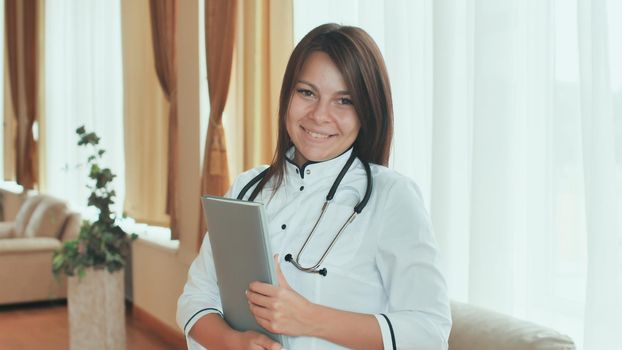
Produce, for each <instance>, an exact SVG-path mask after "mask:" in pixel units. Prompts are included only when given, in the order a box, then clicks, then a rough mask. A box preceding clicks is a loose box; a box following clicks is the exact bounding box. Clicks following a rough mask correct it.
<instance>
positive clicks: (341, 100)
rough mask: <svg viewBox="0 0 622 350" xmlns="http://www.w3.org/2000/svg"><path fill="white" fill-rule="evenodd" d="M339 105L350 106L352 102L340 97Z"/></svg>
mask: <svg viewBox="0 0 622 350" xmlns="http://www.w3.org/2000/svg"><path fill="white" fill-rule="evenodd" d="M339 104H342V105H351V104H352V100H350V99H349V98H347V97H342V98H340V99H339Z"/></svg>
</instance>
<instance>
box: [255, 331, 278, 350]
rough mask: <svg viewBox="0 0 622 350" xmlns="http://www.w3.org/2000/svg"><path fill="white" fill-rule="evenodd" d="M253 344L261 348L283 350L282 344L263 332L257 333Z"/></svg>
mask: <svg viewBox="0 0 622 350" xmlns="http://www.w3.org/2000/svg"><path fill="white" fill-rule="evenodd" d="M253 344H255V345H257V346H260V347H261V349H268V350H281V348H282V346H281V344H279V343H277V342H275V341H274V340H272V339H270V338H269V337H268V336H266V335H264V334H261V333H255V337H254V339H253Z"/></svg>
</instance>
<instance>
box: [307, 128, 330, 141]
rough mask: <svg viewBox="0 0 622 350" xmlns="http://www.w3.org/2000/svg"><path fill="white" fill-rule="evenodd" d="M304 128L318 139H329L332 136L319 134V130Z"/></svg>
mask: <svg viewBox="0 0 622 350" xmlns="http://www.w3.org/2000/svg"><path fill="white" fill-rule="evenodd" d="M303 130H304V131H305V132H306V133H307V134H309V135H311V136H312V137H314V138H316V139H327V138H329V137H330V135H325V134H318V133H317V132H313V131H309V130H307V129H304V128H303Z"/></svg>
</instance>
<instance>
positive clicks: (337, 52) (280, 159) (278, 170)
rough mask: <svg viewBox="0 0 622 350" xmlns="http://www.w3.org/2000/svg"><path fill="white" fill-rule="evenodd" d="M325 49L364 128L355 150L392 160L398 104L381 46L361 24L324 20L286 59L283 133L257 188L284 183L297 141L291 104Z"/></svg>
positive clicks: (360, 155) (375, 160)
mask: <svg viewBox="0 0 622 350" xmlns="http://www.w3.org/2000/svg"><path fill="white" fill-rule="evenodd" d="M317 51H321V52H324V53H326V54H327V55H328V56H329V57H330V58H331V59H332V60H333V62H334V63H335V65H336V66H337V68H338V69H339V71H340V72H341V74H342V75H343V78H344V81H345V83H346V85H347V87H348V89H349V90H350V91H351V92H352V94H351V98H352V103H353V105H354V108H355V110H356V114H357V115H358V118H359V120H360V122H361V129H360V131H359V134H358V137H357V138H356V140H355V141H354V152H355V153H356V155H357V157H358V158H360V159H361V160H363V161H367V162H370V163H376V164H381V165H385V166H386V165H387V163H388V161H389V154H390V151H391V140H392V138H393V103H392V100H391V88H390V86H389V75H388V73H387V69H386V67H385V64H384V59H383V58H382V54H381V53H380V49H378V46H377V45H376V43H375V42H374V40H373V39H372V38H371V37H370V36H369V34H367V32H365V31H364V30H363V29H361V28H357V27H350V26H341V25H338V24H334V23H329V24H323V25H321V26H319V27H316V28H315V29H313V30H312V31H310V32H309V33H308V34H307V35H305V37H304V38H303V39H302V40H301V41H300V43H298V45H296V47H295V48H294V51H293V52H292V55H291V56H290V58H289V61H288V63H287V68H286V69H285V75H284V76H283V85H282V86H281V96H280V101H279V132H278V140H277V146H276V150H275V152H274V158H273V159H272V164H271V165H270V168H269V170H268V171H267V173H266V175H265V176H264V177H263V179H262V180H261V182H260V183H259V185H258V186H257V188H256V190H255V191H253V193H258V192H259V191H260V190H261V189H262V188H263V186H264V185H265V184H266V183H267V182H268V180H269V179H270V178H272V177H273V176H274V177H275V180H276V182H275V190H276V188H278V187H279V186H280V185H281V182H282V180H283V172H284V169H285V153H286V152H287V150H288V149H289V148H290V147H291V146H292V141H291V139H290V138H289V134H288V133H287V128H286V119H287V113H288V109H289V103H290V100H291V97H292V93H293V91H294V86H295V85H296V82H297V80H298V76H299V75H300V71H301V70H302V67H303V65H304V63H305V61H306V59H307V58H308V57H309V56H310V55H311V54H312V53H314V52H317Z"/></svg>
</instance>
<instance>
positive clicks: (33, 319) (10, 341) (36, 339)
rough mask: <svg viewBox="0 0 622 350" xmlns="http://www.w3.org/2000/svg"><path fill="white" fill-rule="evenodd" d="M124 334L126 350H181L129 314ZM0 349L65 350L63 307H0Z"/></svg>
mask: <svg viewBox="0 0 622 350" xmlns="http://www.w3.org/2000/svg"><path fill="white" fill-rule="evenodd" d="M127 309H128V310H131V307H128V308H127ZM126 333H127V350H143V349H150V350H151V349H153V350H176V349H183V348H185V347H184V346H183V345H180V344H179V342H177V344H173V343H171V342H170V340H166V339H164V338H161V337H160V336H159V335H158V333H157V332H155V331H154V330H152V329H148V328H147V326H145V325H144V324H143V323H141V322H137V321H135V320H134V318H133V317H132V313H131V311H128V314H127V317H126ZM0 349H7V350H9V349H10V350H30V349H49V350H66V349H69V326H68V321H67V306H66V305H65V304H64V303H60V302H56V303H37V304H24V305H15V306H0Z"/></svg>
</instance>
